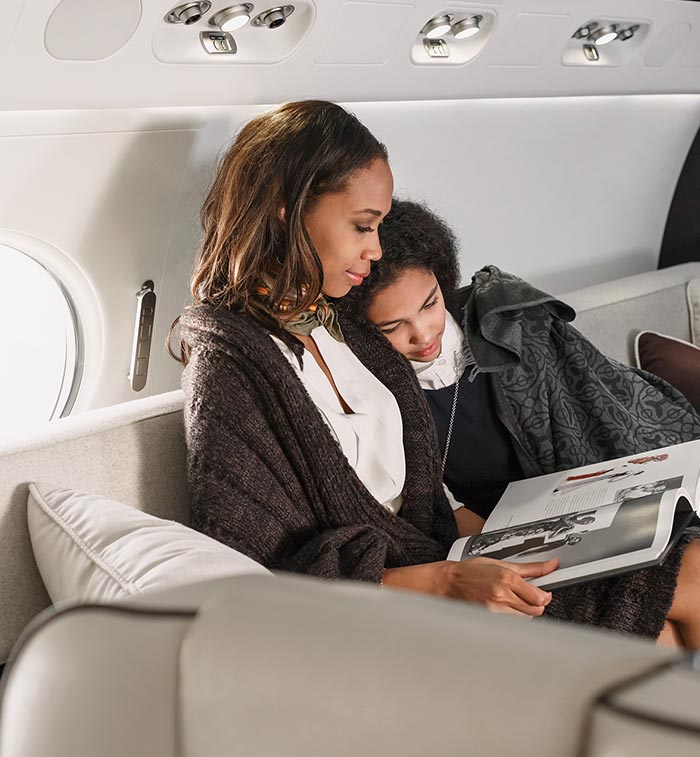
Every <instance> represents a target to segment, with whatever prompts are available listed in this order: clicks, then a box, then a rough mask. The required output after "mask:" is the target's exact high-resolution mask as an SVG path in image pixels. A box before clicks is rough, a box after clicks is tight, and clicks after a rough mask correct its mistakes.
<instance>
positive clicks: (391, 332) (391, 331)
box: [379, 323, 401, 334]
mask: <svg viewBox="0 0 700 757" xmlns="http://www.w3.org/2000/svg"><path fill="white" fill-rule="evenodd" d="M400 325H401V324H400V323H397V324H396V326H391V327H390V328H388V329H379V331H380V332H381V333H382V334H393V333H394V332H395V331H396V329H398V327H399V326H400Z"/></svg>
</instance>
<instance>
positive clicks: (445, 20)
mask: <svg viewBox="0 0 700 757" xmlns="http://www.w3.org/2000/svg"><path fill="white" fill-rule="evenodd" d="M451 26H452V18H451V16H436V17H435V18H431V19H430V21H428V23H427V24H426V25H425V26H424V27H423V28H422V29H421V30H420V33H421V34H424V35H425V36H426V37H427V38H428V39H438V37H442V36H444V35H445V34H447V32H449V31H450V28H451Z"/></svg>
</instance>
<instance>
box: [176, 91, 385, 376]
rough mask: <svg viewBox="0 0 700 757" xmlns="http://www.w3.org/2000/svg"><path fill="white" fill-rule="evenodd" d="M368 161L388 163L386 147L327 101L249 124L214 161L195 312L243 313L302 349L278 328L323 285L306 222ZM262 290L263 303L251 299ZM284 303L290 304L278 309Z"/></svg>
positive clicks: (195, 277) (194, 284)
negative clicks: (203, 307) (209, 308)
mask: <svg viewBox="0 0 700 757" xmlns="http://www.w3.org/2000/svg"><path fill="white" fill-rule="evenodd" d="M374 160H387V150H386V147H385V146H384V145H383V144H382V143H381V142H379V141H378V140H377V139H376V138H375V137H374V136H373V135H372V133H371V132H370V131H369V129H368V128H367V127H366V126H364V125H363V124H362V123H361V122H360V121H359V120H358V119H357V118H356V117H355V116H354V115H353V114H352V113H349V112H348V111H347V110H345V109H344V108H342V107H340V105H336V104H335V103H332V102H327V101H325V100H301V101H298V102H290V103H286V104H284V105H282V106H280V107H279V108H276V109H275V110H272V111H269V112H267V113H263V114H261V115H259V116H257V117H255V118H253V119H252V120H251V121H249V122H248V123H247V124H246V125H245V126H244V127H243V129H241V131H240V132H239V133H238V135H237V136H236V139H235V140H234V142H233V144H232V145H231V147H230V149H229V150H228V151H227V152H226V154H225V155H224V157H223V159H222V160H221V163H220V165H219V170H218V173H217V175H216V178H215V180H214V183H213V185H212V187H211V189H210V190H209V194H208V196H207V198H206V200H205V202H204V205H203V207H202V212H201V224H202V231H203V241H202V247H201V249H200V252H199V255H198V258H197V262H196V264H195V267H194V271H193V274H192V279H191V282H190V290H191V294H192V300H193V302H194V304H200V303H207V304H210V305H213V306H214V307H223V308H235V309H239V310H242V311H244V312H247V313H249V314H250V315H252V316H253V317H254V318H256V319H257V320H259V321H260V322H262V323H264V324H265V325H266V326H268V327H269V328H270V329H271V331H273V333H274V332H277V333H278V335H279V336H280V338H281V339H283V340H284V341H285V342H287V341H290V342H292V344H290V346H291V347H292V348H293V349H295V351H296V349H297V348H299V347H300V345H299V344H298V342H297V341H296V340H295V339H293V338H290V337H289V335H288V333H287V332H286V331H284V330H283V329H281V327H280V325H279V321H280V316H281V315H282V314H284V317H285V318H290V317H293V316H295V315H297V314H299V313H302V312H303V311H305V310H307V309H308V308H309V306H310V305H311V304H312V303H313V302H314V301H315V300H316V299H317V298H318V296H319V295H320V294H321V285H322V282H323V269H322V267H321V261H320V259H319V257H318V254H317V252H316V250H315V249H314V246H313V244H312V243H311V239H310V237H309V235H308V232H307V230H306V226H305V224H304V216H305V214H306V213H308V212H309V211H310V210H311V209H312V208H313V205H314V203H315V202H316V201H317V200H318V198H319V197H321V196H322V195H324V194H326V193H329V192H340V191H342V190H343V189H344V188H345V186H346V184H347V182H348V179H349V178H350V177H351V176H352V175H353V174H354V173H355V172H356V171H359V170H361V169H363V168H366V167H367V166H368V165H369V164H370V163H372V162H373V161H374ZM263 282H267V283H268V286H269V289H270V291H269V295H268V296H266V297H261V296H260V295H259V294H258V291H257V289H258V287H260V285H261V284H262V283H263ZM289 298H291V299H292V300H293V301H294V302H295V306H294V307H293V308H291V309H289V308H287V309H284V310H283V308H282V302H283V300H288V299H289ZM173 325H175V324H173ZM171 331H172V327H171ZM169 349H170V348H169ZM181 352H182V355H181V356H176V355H173V356H174V357H175V358H176V359H181V360H182V362H186V361H187V347H186V345H182V344H181ZM172 354H173V352H172V351H171V355H172Z"/></svg>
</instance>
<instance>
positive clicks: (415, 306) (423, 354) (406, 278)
mask: <svg viewBox="0 0 700 757" xmlns="http://www.w3.org/2000/svg"><path fill="white" fill-rule="evenodd" d="M367 316H368V318H369V320H370V321H372V323H373V324H374V325H375V326H376V327H377V328H378V329H379V330H380V331H381V332H382V333H383V334H384V335H385V336H386V338H387V339H388V340H389V341H390V342H391V344H392V345H393V347H394V348H395V349H397V350H398V351H399V352H400V353H401V354H402V355H404V356H405V357H407V358H408V359H409V360H415V361H417V362H420V363H427V362H430V361H431V360H434V359H435V358H436V357H437V356H438V355H439V354H440V351H441V350H442V335H443V332H444V331H445V301H444V299H443V297H442V292H441V291H440V285H439V284H438V282H437V279H436V278H435V274H434V273H433V272H432V271H427V270H425V269H423V268H409V269H408V270H406V271H404V272H403V273H402V274H401V275H400V276H399V277H398V278H397V279H396V280H395V281H394V282H393V283H392V284H389V286H387V287H384V288H383V289H380V290H379V292H377V295H376V296H375V298H374V300H373V301H372V304H371V306H370V307H369V309H368V310H367Z"/></svg>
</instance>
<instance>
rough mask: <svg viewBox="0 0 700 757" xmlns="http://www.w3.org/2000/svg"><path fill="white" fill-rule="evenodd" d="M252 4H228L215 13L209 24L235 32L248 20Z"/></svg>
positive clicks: (225, 30) (222, 29)
mask: <svg viewBox="0 0 700 757" xmlns="http://www.w3.org/2000/svg"><path fill="white" fill-rule="evenodd" d="M252 10H253V6H252V5H251V4H250V3H242V4H241V5H230V6H229V7H228V8H224V9H223V10H220V11H219V12H218V13H215V14H214V15H213V16H212V17H211V18H210V19H209V24H210V25H211V26H218V27H219V29H221V31H222V32H235V31H236V30H237V29H241V28H242V27H244V26H245V25H246V24H247V23H248V21H250V13H251V11H252Z"/></svg>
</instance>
